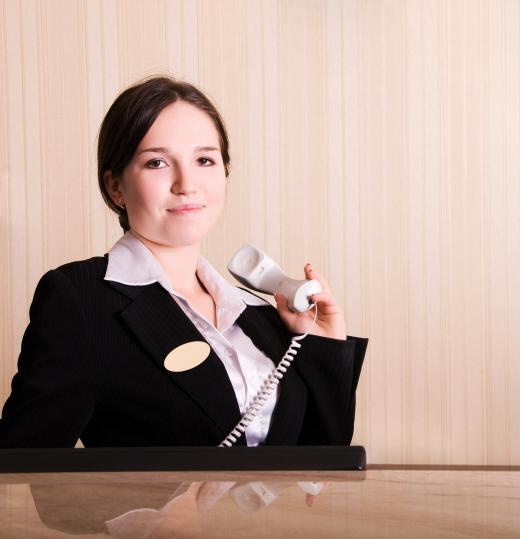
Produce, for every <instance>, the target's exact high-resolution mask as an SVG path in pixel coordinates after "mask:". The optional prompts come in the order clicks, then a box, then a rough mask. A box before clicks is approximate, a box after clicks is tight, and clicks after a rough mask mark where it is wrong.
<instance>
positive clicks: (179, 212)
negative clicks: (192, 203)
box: [167, 207, 203, 215]
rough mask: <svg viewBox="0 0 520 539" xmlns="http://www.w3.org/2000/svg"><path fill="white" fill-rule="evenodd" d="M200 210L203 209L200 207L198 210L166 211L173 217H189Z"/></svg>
mask: <svg viewBox="0 0 520 539" xmlns="http://www.w3.org/2000/svg"><path fill="white" fill-rule="evenodd" d="M202 209H203V208H202V207H200V208H185V209H180V210H174V209H171V210H167V211H168V212H170V213H172V214H173V215H191V214H195V213H197V212H199V211H201V210H202Z"/></svg>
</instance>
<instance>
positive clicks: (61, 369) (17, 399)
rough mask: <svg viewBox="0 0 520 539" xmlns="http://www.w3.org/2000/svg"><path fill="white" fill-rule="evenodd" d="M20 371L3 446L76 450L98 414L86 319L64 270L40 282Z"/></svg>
mask: <svg viewBox="0 0 520 539" xmlns="http://www.w3.org/2000/svg"><path fill="white" fill-rule="evenodd" d="M29 319H30V322H29V325H28V326H27V329H26V330H25V333H24V335H23V339H22V345H21V352H20V355H19V358H18V372H17V373H16V374H15V376H14V377H13V380H12V384H11V395H10V396H9V398H8V399H7V401H6V403H5V405H4V407H3V410H2V418H1V419H0V447H74V445H75V444H76V442H77V440H78V438H79V437H80V435H81V433H82V432H83V430H84V428H85V426H86V425H87V423H88V421H89V419H90V417H91V415H92V413H93V409H94V391H93V384H94V377H93V373H92V372H90V370H91V367H90V363H89V359H90V358H89V354H88V340H87V331H86V329H87V328H86V320H85V316H84V312H83V310H82V307H81V304H80V301H79V298H78V294H77V291H76V289H75V288H74V287H73V285H72V283H71V282H70V280H69V279H68V277H67V276H66V275H65V274H64V273H62V272H61V271H60V270H50V271H48V272H47V273H46V274H44V275H43V277H42V278H41V279H40V281H39V282H38V285H37V287H36V290H35V293H34V297H33V301H32V303H31V307H30V310H29Z"/></svg>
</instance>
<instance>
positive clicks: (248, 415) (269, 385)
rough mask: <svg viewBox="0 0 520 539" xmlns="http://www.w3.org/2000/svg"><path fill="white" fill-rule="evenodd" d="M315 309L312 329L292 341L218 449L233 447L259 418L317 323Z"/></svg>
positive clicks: (315, 307)
mask: <svg viewBox="0 0 520 539" xmlns="http://www.w3.org/2000/svg"><path fill="white" fill-rule="evenodd" d="M312 307H314V318H313V320H312V324H311V327H310V328H309V329H308V330H307V333H304V334H303V335H296V336H294V337H293V338H292V339H291V344H290V345H289V348H288V349H287V352H285V355H284V356H283V358H282V359H281V360H280V362H279V363H278V365H277V366H276V368H275V369H274V370H273V372H271V373H270V374H269V376H268V377H267V378H266V380H265V381H264V383H263V384H262V387H261V388H260V389H259V390H258V393H257V394H256V395H255V396H254V398H253V400H252V401H251V404H250V405H249V406H248V408H247V410H246V411H245V413H244V415H243V416H242V419H241V420H240V421H239V422H238V423H237V424H236V426H235V428H234V429H233V430H232V431H231V432H230V433H229V434H228V435H227V437H226V438H225V439H224V440H223V441H222V442H221V443H220V445H219V446H218V447H231V446H232V445H233V444H234V443H235V442H236V441H237V440H238V439H239V438H240V436H242V433H243V432H244V431H245V430H246V429H247V427H248V426H249V424H250V423H251V421H253V419H254V418H255V417H256V416H257V414H258V413H259V412H260V410H261V409H262V407H263V406H264V404H265V403H266V402H267V399H268V398H269V396H270V395H271V393H272V392H273V391H274V389H275V387H276V386H277V385H278V384H279V383H280V380H281V379H282V378H283V376H284V374H285V373H286V372H287V369H288V368H289V367H290V366H291V362H292V361H293V359H294V356H296V354H297V352H298V350H296V349H297V348H300V347H301V344H300V343H299V342H297V341H301V340H302V339H305V337H307V335H308V334H309V331H310V330H311V329H312V328H313V326H314V322H316V317H317V316H318V307H317V306H316V304H315V303H313V304H312Z"/></svg>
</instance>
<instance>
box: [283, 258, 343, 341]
mask: <svg viewBox="0 0 520 539" xmlns="http://www.w3.org/2000/svg"><path fill="white" fill-rule="evenodd" d="M303 271H304V274H305V278H306V279H316V280H317V281H318V282H319V283H320V284H321V292H320V293H319V294H313V295H312V296H310V300H311V302H312V303H316V305H317V307H318V314H317V317H316V323H315V324H314V326H313V327H312V329H311V330H310V331H309V334H310V335H319V336H321V337H330V338H332V339H341V340H345V339H346V338H347V328H346V325H345V317H344V316H343V312H342V310H341V307H340V306H339V305H338V304H337V303H336V300H335V299H334V298H333V297H332V295H331V293H330V289H329V285H328V284H327V281H325V279H324V278H323V277H322V276H321V275H320V274H319V273H316V272H315V271H314V270H313V269H312V266H311V265H310V264H305V267H304V268H303ZM275 300H276V308H277V309H278V313H279V314H280V317H281V319H282V320H283V322H284V324H285V326H286V327H287V329H288V330H289V331H291V332H293V333H305V332H307V331H308V330H309V327H310V326H311V323H312V320H313V318H314V307H313V308H312V309H309V310H308V311H306V312H303V313H295V312H293V311H291V310H290V309H289V307H288V306H287V299H286V297H285V296H284V295H283V294H281V293H277V294H275Z"/></svg>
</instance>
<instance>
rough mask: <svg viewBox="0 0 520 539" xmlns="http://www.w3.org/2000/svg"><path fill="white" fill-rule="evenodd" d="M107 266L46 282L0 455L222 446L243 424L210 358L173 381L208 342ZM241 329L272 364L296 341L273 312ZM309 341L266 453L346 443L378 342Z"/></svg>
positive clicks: (153, 290) (166, 304)
mask: <svg viewBox="0 0 520 539" xmlns="http://www.w3.org/2000/svg"><path fill="white" fill-rule="evenodd" d="M107 263H108V255H106V254H105V256H104V257H94V258H90V259H88V260H83V261H78V262H71V263H68V264H65V265H63V266H60V267H59V268H57V269H54V270H50V271H48V272H47V273H45V274H44V275H43V277H42V278H41V279H40V281H39V283H38V285H37V287H36V291H35V293H34V298H33V301H32V304H31V307H30V311H29V315H30V323H29V325H28V327H27V329H26V331H25V333H24V336H23V339H22V346H21V353H20V356H19V359H18V372H17V373H16V375H15V376H14V378H13V381H12V391H11V395H10V396H9V398H8V399H7V401H6V403H5V406H4V408H3V411H2V419H1V420H0V447H67V446H68V447H74V445H75V444H76V442H77V440H78V438H80V439H81V441H82V442H83V444H84V446H85V447H94V446H98V447H111V446H176V445H193V446H196V445H218V444H219V443H220V442H221V441H222V440H223V439H224V438H225V437H226V436H227V434H228V433H229V431H230V430H231V429H232V428H233V427H234V426H235V424H236V423H237V421H238V420H239V419H240V412H239V408H238V404H237V401H236V397H235V393H234V390H233V387H232V385H231V382H230V380H229V378H228V375H227V372H226V370H225V368H224V365H223V364H222V362H221V360H220V359H219V358H218V356H217V355H216V354H215V352H214V351H213V350H211V352H210V355H209V357H208V358H207V359H206V360H205V361H204V362H202V363H201V364H200V365H199V366H197V367H195V368H194V369H191V370H189V371H185V372H179V373H174V372H170V371H168V370H167V369H166V368H165V367H164V365H163V362H164V358H165V357H166V355H167V354H168V353H169V352H170V351H171V350H172V349H174V348H176V347H178V346H180V345H181V344H183V343H186V342H190V341H194V340H204V337H203V336H202V335H201V334H200V333H199V331H198V330H197V329H196V327H195V326H194V325H193V323H192V322H191V320H190V319H189V318H188V317H187V316H186V315H185V314H184V312H183V311H182V309H181V308H180V307H179V306H178V305H177V303H176V302H175V300H173V298H172V297H171V296H170V294H169V293H168V292H167V291H166V290H165V289H164V288H163V287H162V286H161V285H160V284H159V283H153V284H150V285H146V286H128V285H123V284H120V283H116V282H109V281H105V280H104V278H103V277H104V275H105V272H106V268H107ZM237 323H238V325H239V326H240V328H241V329H242V330H243V331H244V333H245V334H246V335H248V336H249V337H250V338H251V340H252V341H253V343H254V344H255V345H256V346H257V347H258V348H259V349H260V350H262V351H263V352H264V353H265V354H266V355H267V356H268V357H270V358H271V359H272V360H273V363H274V364H277V363H278V361H279V360H280V359H281V358H282V356H283V354H284V353H285V351H286V350H287V348H288V346H289V344H290V338H291V337H292V336H294V335H296V334H295V333H291V332H289V331H288V330H287V329H286V327H285V325H284V323H283V321H282V320H281V318H280V317H279V315H278V312H277V310H276V309H275V308H274V307H273V306H272V305H265V306H263V305H262V306H250V305H248V306H247V307H246V309H245V310H244V311H243V312H242V314H241V315H240V317H239V318H238V319H237ZM300 342H301V348H299V349H298V353H297V355H296V357H295V360H294V362H293V365H292V366H291V367H290V368H289V369H288V371H287V373H286V375H285V377H284V378H283V380H282V381H281V392H280V397H279V399H278V402H277V405H276V408H275V410H274V412H273V417H272V420H271V425H270V429H269V432H268V435H267V438H266V440H265V442H264V443H265V444H284V445H295V444H313V445H321V444H348V443H350V441H351V438H352V433H353V427H354V412H355V390H356V386H357V383H358V379H359V374H360V370H361V366H362V363H363V358H364V355H365V350H366V346H367V343H368V339H363V338H356V337H348V338H347V339H346V340H339V339H331V338H326V337H319V336H316V335H308V336H307V337H306V338H305V339H304V340H303V341H300ZM208 344H209V343H208ZM245 443H246V442H245V436H244V435H242V437H241V438H240V440H239V441H238V442H237V444H240V445H245Z"/></svg>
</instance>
